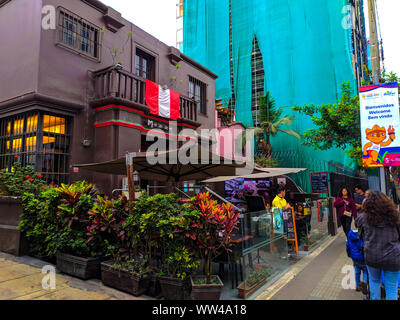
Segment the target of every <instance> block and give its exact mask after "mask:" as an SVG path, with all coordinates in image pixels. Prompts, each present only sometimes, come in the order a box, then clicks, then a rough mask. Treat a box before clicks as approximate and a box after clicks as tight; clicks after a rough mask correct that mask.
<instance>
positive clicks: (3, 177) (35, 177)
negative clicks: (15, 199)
mask: <svg viewBox="0 0 400 320" xmlns="http://www.w3.org/2000/svg"><path fill="white" fill-rule="evenodd" d="M45 187H46V182H45V181H44V180H43V179H42V175H41V174H38V173H36V172H35V170H34V169H33V168H32V167H29V166H28V167H22V166H21V164H20V163H19V162H16V163H14V165H13V167H12V168H11V170H8V169H2V170H0V196H22V195H23V194H24V193H33V194H38V193H40V192H41V191H43V190H44V189H45Z"/></svg>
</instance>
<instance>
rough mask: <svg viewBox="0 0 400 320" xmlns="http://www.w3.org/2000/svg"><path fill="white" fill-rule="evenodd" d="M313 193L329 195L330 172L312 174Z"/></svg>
mask: <svg viewBox="0 0 400 320" xmlns="http://www.w3.org/2000/svg"><path fill="white" fill-rule="evenodd" d="M310 177H311V192H312V193H328V194H329V179H328V172H311V173H310Z"/></svg>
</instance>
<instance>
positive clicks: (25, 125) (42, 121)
mask: <svg viewBox="0 0 400 320" xmlns="http://www.w3.org/2000/svg"><path fill="white" fill-rule="evenodd" d="M68 126H69V124H68V119H67V118H65V117H61V116H56V115H50V114H41V113H38V112H35V113H29V114H24V115H18V116H15V117H13V118H9V119H0V169H3V168H10V167H11V166H12V164H13V163H14V162H15V161H19V162H21V164H22V165H23V166H26V165H30V166H33V167H34V168H35V170H36V171H38V172H40V173H42V174H43V176H44V177H45V179H47V181H48V182H51V181H53V182H54V183H57V184H59V183H66V182H68V161H69V142H70V138H69V134H68ZM39 136H40V137H42V138H40V139H39V138H38V137H39ZM15 155H18V157H17V158H15Z"/></svg>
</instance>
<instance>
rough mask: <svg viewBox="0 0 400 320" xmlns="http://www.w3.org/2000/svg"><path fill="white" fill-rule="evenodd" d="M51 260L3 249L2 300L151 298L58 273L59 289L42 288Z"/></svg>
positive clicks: (0, 261)
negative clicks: (48, 261) (11, 253)
mask: <svg viewBox="0 0 400 320" xmlns="http://www.w3.org/2000/svg"><path fill="white" fill-rule="evenodd" d="M45 265H48V263H46V262H43V261H41V260H38V259H35V258H32V257H28V256H23V257H14V256H12V255H9V254H6V253H2V252H0V300H149V299H152V298H150V297H147V296H140V297H134V296H132V295H130V294H126V293H123V292H120V291H118V290H114V289H112V288H109V287H106V286H104V285H103V284H102V282H101V281H100V280H87V281H82V280H80V279H77V278H73V277H70V276H67V275H64V274H58V273H57V275H56V289H53V290H51V289H49V290H45V289H43V288H42V279H43V277H44V276H45V274H42V267H43V266H45Z"/></svg>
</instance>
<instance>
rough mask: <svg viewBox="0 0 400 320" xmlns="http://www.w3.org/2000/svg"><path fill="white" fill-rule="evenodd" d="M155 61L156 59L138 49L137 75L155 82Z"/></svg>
mask: <svg viewBox="0 0 400 320" xmlns="http://www.w3.org/2000/svg"><path fill="white" fill-rule="evenodd" d="M154 61H155V59H154V57H152V56H151V55H149V54H147V53H146V52H144V51H142V50H140V49H136V75H137V76H138V77H142V78H144V79H148V80H151V81H154V79H155V75H154V69H155V68H154Z"/></svg>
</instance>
